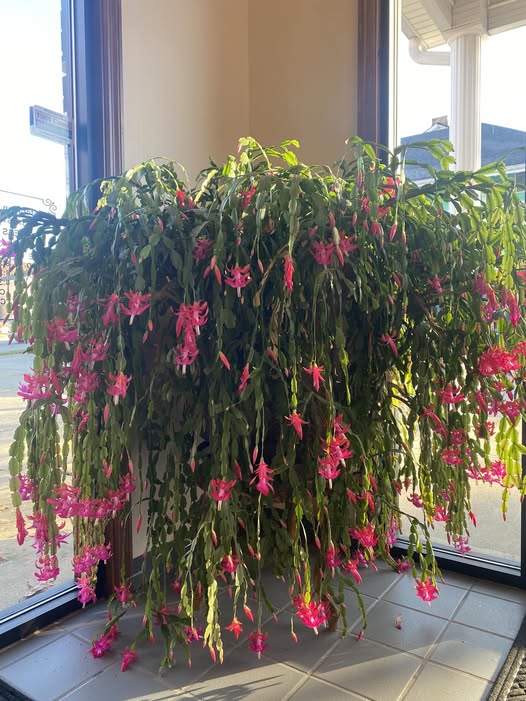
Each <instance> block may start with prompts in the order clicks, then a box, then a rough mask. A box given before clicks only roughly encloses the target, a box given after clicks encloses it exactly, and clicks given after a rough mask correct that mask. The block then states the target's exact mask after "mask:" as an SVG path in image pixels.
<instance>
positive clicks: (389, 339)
mask: <svg viewBox="0 0 526 701" xmlns="http://www.w3.org/2000/svg"><path fill="white" fill-rule="evenodd" d="M380 341H381V343H385V344H386V345H387V346H389V348H390V349H391V350H392V351H393V355H394V357H395V358H398V348H397V347H396V343H395V341H394V336H390V335H389V334H388V333H384V334H382V336H381V337H380Z"/></svg>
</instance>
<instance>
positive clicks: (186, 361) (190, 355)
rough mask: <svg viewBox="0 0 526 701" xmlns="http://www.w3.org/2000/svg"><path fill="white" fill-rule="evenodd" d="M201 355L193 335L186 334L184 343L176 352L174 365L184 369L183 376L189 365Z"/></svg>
mask: <svg viewBox="0 0 526 701" xmlns="http://www.w3.org/2000/svg"><path fill="white" fill-rule="evenodd" d="M198 355H199V348H198V347H197V343H196V341H195V336H194V335H193V333H187V334H185V338H184V343H183V344H181V345H179V346H177V348H176V349H175V352H174V363H175V364H176V365H179V367H181V368H182V372H183V375H184V374H185V373H186V368H187V366H188V365H192V363H194V362H195V360H196V358H197V356H198Z"/></svg>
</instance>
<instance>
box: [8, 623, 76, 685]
mask: <svg viewBox="0 0 526 701" xmlns="http://www.w3.org/2000/svg"><path fill="white" fill-rule="evenodd" d="M63 636H64V630H62V628H60V627H55V626H52V627H50V628H46V629H44V630H40V631H37V632H36V633H34V634H33V635H31V636H29V637H28V638H26V639H25V640H21V641H20V642H17V643H14V644H13V645H10V646H9V647H6V648H4V649H3V650H0V676H1V670H2V669H3V668H4V667H7V666H8V665H10V664H13V663H14V662H16V661H17V660H20V659H22V658H23V657H26V656H28V655H31V654H33V653H34V652H35V651H36V650H38V649H39V648H41V647H44V646H45V645H49V644H50V643H52V642H54V641H56V640H59V639H60V638H62V637H63Z"/></svg>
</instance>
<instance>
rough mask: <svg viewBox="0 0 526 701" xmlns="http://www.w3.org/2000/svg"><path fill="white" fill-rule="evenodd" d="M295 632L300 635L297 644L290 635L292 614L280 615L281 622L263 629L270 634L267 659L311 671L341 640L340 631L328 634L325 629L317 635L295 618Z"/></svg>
mask: <svg viewBox="0 0 526 701" xmlns="http://www.w3.org/2000/svg"><path fill="white" fill-rule="evenodd" d="M293 620H294V631H295V633H296V635H297V636H298V642H297V643H295V642H294V640H293V639H292V637H291V634H290V613H289V614H288V615H285V614H284V613H283V614H280V617H279V621H278V623H274V622H273V621H272V622H271V623H269V624H268V625H266V626H264V627H263V630H264V631H265V632H268V634H269V636H268V640H267V643H268V650H267V651H266V652H265V657H268V658H270V659H272V660H274V661H276V662H284V663H285V664H288V665H291V667H295V668H296V669H298V670H300V671H303V672H308V671H310V670H311V669H312V668H313V667H315V666H317V665H318V664H319V662H320V660H321V659H322V658H323V657H324V655H326V654H327V653H328V652H329V650H330V649H331V648H333V647H334V646H335V645H337V643H338V642H339V641H340V640H341V632H335V633H329V632H328V631H327V630H325V629H324V628H320V629H319V634H318V635H316V634H315V633H314V631H313V630H312V629H310V628H306V627H305V626H304V625H303V623H302V622H301V621H300V620H299V619H298V618H297V616H294V615H293Z"/></svg>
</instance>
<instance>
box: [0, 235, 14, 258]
mask: <svg viewBox="0 0 526 701" xmlns="http://www.w3.org/2000/svg"><path fill="white" fill-rule="evenodd" d="M13 255H14V251H13V242H12V241H10V240H9V239H6V238H5V237H2V238H1V239H0V257H2V258H11V257H12V256H13Z"/></svg>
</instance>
